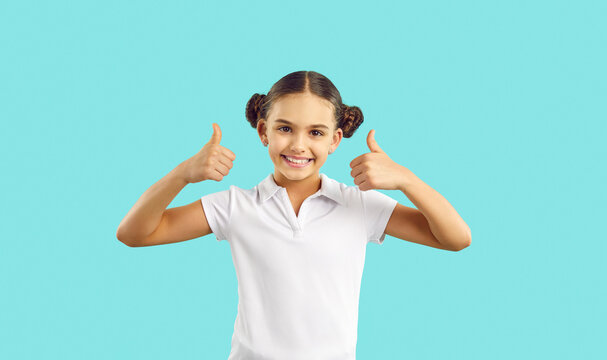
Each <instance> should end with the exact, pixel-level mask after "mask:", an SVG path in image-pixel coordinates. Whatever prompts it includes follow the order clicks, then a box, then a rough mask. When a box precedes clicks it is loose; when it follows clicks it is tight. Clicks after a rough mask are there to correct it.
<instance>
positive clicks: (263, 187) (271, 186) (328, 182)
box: [257, 173, 344, 205]
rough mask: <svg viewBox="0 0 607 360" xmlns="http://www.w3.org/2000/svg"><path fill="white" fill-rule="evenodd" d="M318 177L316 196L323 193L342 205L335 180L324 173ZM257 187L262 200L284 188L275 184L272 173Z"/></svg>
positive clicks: (339, 190) (340, 194)
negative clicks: (319, 182)
mask: <svg viewBox="0 0 607 360" xmlns="http://www.w3.org/2000/svg"><path fill="white" fill-rule="evenodd" d="M320 179H321V184H320V190H318V192H317V193H315V194H318V196H320V195H324V196H326V197H328V198H329V199H331V200H334V201H335V202H337V203H338V204H340V205H343V203H344V200H343V196H342V193H341V189H340V187H339V184H338V183H337V181H335V180H333V179H331V178H329V177H328V176H327V175H325V174H323V173H320ZM257 188H258V191H259V194H260V196H261V201H262V202H263V201H266V200H268V199H269V198H271V197H272V196H274V194H276V192H277V191H278V190H280V189H285V188H284V187H282V186H278V184H276V182H275V181H274V177H273V174H270V175H268V176H267V177H266V178H265V179H263V180H262V181H261V182H260V183H259V185H258V186H257Z"/></svg>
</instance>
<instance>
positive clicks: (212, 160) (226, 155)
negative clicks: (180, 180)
mask: <svg viewBox="0 0 607 360" xmlns="http://www.w3.org/2000/svg"><path fill="white" fill-rule="evenodd" d="M220 141H221V129H220V128H219V124H216V123H213V135H212V136H211V140H209V142H207V143H206V144H205V145H204V146H203V147H202V149H200V151H199V152H198V153H197V154H196V155H194V156H192V157H191V158H189V159H187V160H186V161H184V162H183V163H182V166H183V176H184V179H185V180H186V181H187V182H188V183H197V182H200V181H203V180H215V181H221V180H223V177H224V176H226V175H228V173H229V172H230V169H231V168H232V161H234V160H235V159H236V155H235V154H234V153H233V152H232V151H230V150H229V149H228V148H226V147H223V146H221V145H219V142H220Z"/></svg>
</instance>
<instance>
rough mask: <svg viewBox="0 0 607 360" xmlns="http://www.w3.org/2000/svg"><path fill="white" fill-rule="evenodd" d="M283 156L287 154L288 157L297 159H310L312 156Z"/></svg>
mask: <svg viewBox="0 0 607 360" xmlns="http://www.w3.org/2000/svg"><path fill="white" fill-rule="evenodd" d="M281 155H284V154H281ZM284 156H288V157H290V158H293V159H297V160H308V159H312V158H308V157H303V156H294V155H284Z"/></svg>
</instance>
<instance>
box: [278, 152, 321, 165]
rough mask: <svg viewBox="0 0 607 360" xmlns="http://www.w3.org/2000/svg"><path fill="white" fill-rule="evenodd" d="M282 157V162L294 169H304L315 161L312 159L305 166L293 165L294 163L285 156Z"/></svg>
mask: <svg viewBox="0 0 607 360" xmlns="http://www.w3.org/2000/svg"><path fill="white" fill-rule="evenodd" d="M280 157H281V158H282V161H284V162H285V163H286V164H287V165H289V166H290V167H294V168H304V167H306V166H308V165H310V164H311V163H312V161H314V159H312V160H310V161H308V162H307V163H305V164H293V163H291V162H289V160H287V158H286V156H285V155H280ZM304 159H309V158H304Z"/></svg>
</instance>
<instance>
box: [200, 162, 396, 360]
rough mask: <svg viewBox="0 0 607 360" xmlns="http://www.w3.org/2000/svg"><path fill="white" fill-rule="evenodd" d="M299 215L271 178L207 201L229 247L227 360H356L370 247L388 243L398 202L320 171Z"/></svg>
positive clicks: (216, 228) (211, 217)
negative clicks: (234, 298)
mask: <svg viewBox="0 0 607 360" xmlns="http://www.w3.org/2000/svg"><path fill="white" fill-rule="evenodd" d="M319 176H320V179H321V188H320V189H319V190H318V191H317V192H316V193H314V194H313V195H310V196H309V197H308V198H306V199H305V200H304V201H303V203H302V204H301V207H300V210H299V214H298V215H297V216H296V215H295V211H294V209H293V206H292V204H291V202H290V200H289V197H288V194H287V191H286V188H284V187H281V186H278V185H277V184H276V182H275V181H274V177H273V174H270V175H268V176H267V177H266V178H265V179H263V180H262V181H261V182H260V183H259V184H258V185H256V186H255V187H254V188H252V189H241V188H239V187H237V186H235V185H231V186H230V187H229V189H228V190H224V191H220V192H216V193H212V194H208V195H205V196H203V197H201V202H202V206H203V209H204V212H205V215H206V218H207V222H208V223H209V226H210V228H211V230H212V231H213V234H214V235H215V238H216V239H217V241H222V240H226V241H228V243H229V244H230V249H231V253H232V260H233V262H234V267H235V269H236V276H237V280H238V299H239V301H238V313H237V316H236V321H235V323H234V333H233V335H232V342H231V352H230V356H229V358H228V360H245V359H246V360H252V359H255V360H262V359H263V360H283V359H289V360H300V359H301V360H303V359H305V360H313V359H318V360H353V359H355V357H356V341H357V325H358V301H359V295H360V285H361V278H362V273H363V267H364V262H365V251H366V245H367V244H368V243H369V242H374V243H377V244H382V243H383V241H384V238H385V235H386V234H385V233H384V230H385V228H386V225H387V223H388V220H389V218H390V215H391V214H392V211H393V210H394V208H395V206H396V204H397V201H396V200H394V199H392V198H390V197H389V196H387V195H385V194H383V193H381V192H379V191H376V190H367V191H362V190H360V189H359V188H358V187H357V186H348V185H346V184H343V183H341V182H338V181H336V180H334V179H331V178H329V177H328V176H327V175H325V174H323V173H320V174H319Z"/></svg>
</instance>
